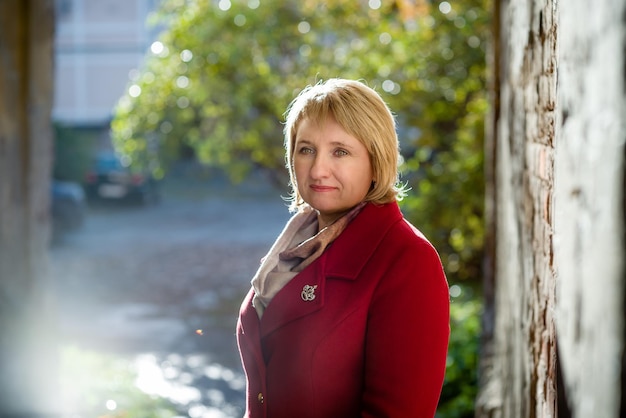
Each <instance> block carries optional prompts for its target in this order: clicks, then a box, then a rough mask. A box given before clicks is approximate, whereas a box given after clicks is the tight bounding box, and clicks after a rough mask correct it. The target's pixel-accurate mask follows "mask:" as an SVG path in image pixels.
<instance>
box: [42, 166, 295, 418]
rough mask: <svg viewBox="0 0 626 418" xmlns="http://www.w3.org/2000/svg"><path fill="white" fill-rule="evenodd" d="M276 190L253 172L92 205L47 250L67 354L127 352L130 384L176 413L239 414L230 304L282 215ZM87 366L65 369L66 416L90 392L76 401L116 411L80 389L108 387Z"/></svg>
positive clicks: (176, 183) (235, 305)
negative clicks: (238, 180) (138, 201)
mask: <svg viewBox="0 0 626 418" xmlns="http://www.w3.org/2000/svg"><path fill="white" fill-rule="evenodd" d="M284 193H285V192H284V191H280V190H278V189H276V188H273V187H271V186H270V185H269V182H268V181H267V180H266V179H264V178H263V177H262V176H260V175H256V176H252V177H251V178H249V179H248V180H246V181H245V182H244V183H242V184H239V185H237V186H233V185H230V184H228V183H225V182H224V181H223V179H216V180H214V181H205V180H203V179H200V180H198V179H195V180H193V181H186V180H184V179H183V180H180V179H178V180H172V181H169V182H167V183H166V185H165V187H164V189H163V197H162V200H161V202H160V203H159V204H156V205H151V206H133V205H125V204H121V205H119V204H99V205H93V206H90V208H89V210H88V213H87V216H86V219H85V224H84V225H83V227H82V228H81V229H80V230H77V231H72V232H71V233H68V234H66V235H64V236H63V237H62V239H61V240H59V242H57V243H55V245H54V246H52V247H51V249H50V254H49V258H50V269H49V270H50V275H51V281H52V284H53V288H54V296H55V298H56V301H57V305H58V318H59V338H60V341H61V345H62V347H63V349H64V350H65V352H66V353H67V352H69V353H71V354H70V355H69V363H70V364H81V362H82V361H83V360H81V359H84V358H85V356H93V355H96V356H102V358H114V359H116V361H117V362H118V363H117V364H119V361H122V362H126V363H125V364H127V365H128V368H127V370H130V372H129V373H132V377H133V385H134V387H135V388H138V389H140V390H141V392H142V393H145V394H148V395H151V396H152V398H165V399H168V400H169V401H170V402H172V403H173V404H174V405H175V406H176V409H177V411H178V415H177V416H188V417H191V418H195V417H201V418H230V417H240V416H242V414H243V409H244V405H245V399H244V389H245V381H244V379H243V374H242V371H241V365H240V362H239V356H238V353H237V347H236V342H235V324H236V319H237V313H238V309H239V306H240V303H241V300H242V299H243V297H244V295H245V293H246V292H247V291H248V289H249V286H250V279H251V277H252V275H253V274H254V272H255V271H256V268H257V267H258V264H259V260H260V259H261V257H263V255H265V253H266V252H267V250H268V249H269V246H270V245H271V243H272V242H273V240H274V238H275V237H276V236H277V235H278V233H279V232H280V230H281V229H282V227H283V225H284V223H285V222H286V220H287V219H288V217H289V213H288V211H287V207H286V204H285V202H284V201H283V200H282V199H281V194H283V195H284ZM66 357H68V356H66ZM67 363H68V360H65V362H64V363H62V370H61V371H62V373H64V372H67V370H65V369H64V367H65V368H70V366H67ZM86 367H87V366H85V367H83V368H85V369H86ZM125 370H126V369H125ZM68 373H69V372H68ZM71 373H76V371H72V372H71ZM124 373H126V372H124ZM85 374H90V375H91V376H90V377H81V379H86V381H88V383H89V384H85V383H84V382H83V384H81V385H76V384H75V383H76V381H77V380H79V379H78V378H76V377H72V378H71V379H69V380H71V382H70V384H69V386H72V384H74V386H76V387H73V388H71V390H70V391H71V392H73V393H72V395H71V396H70V397H71V398H72V399H73V401H72V402H73V405H75V406H69V405H66V407H67V408H68V410H67V414H68V416H70V415H71V416H81V412H80V411H79V410H81V408H82V411H83V412H82V416H88V413H87V412H85V411H87V408H88V407H87V406H85V405H84V403H85V402H86V401H79V400H77V399H83V400H84V399H87V398H89V397H90V396H91V398H94V399H93V400H92V401H90V402H91V403H92V404H94V405H96V406H93V405H91V406H89V408H92V410H93V408H96V407H97V408H103V409H105V408H106V411H109V412H108V413H109V414H111V413H113V412H115V411H118V413H121V411H122V408H123V405H122V404H121V400H118V401H116V400H115V399H108V398H107V399H95V398H97V397H98V396H100V397H102V396H104V395H97V396H96V395H94V394H89V393H85V392H86V391H87V390H88V389H87V388H93V387H100V388H101V387H102V386H105V387H107V385H108V386H110V384H111V382H110V381H108V379H110V375H107V373H105V372H103V371H102V370H100V371H98V372H93V371H92V372H91V373H88V372H85ZM72 376H74V375H72ZM103 376H109V377H103ZM89 379H91V381H89ZM98 379H99V380H100V381H98V382H94V380H98ZM78 386H80V387H78ZM101 392H102V390H100V392H99V393H101ZM111 396H113V395H111ZM120 399H121V398H120ZM81 402H82V404H81ZM66 403H67V404H69V403H70V402H69V401H68V402H66ZM98 405H99V406H98ZM72 408H74V409H72ZM106 411H105V412H106ZM94 413H95V412H94ZM85 414H87V415H85ZM127 416H133V415H132V414H130V415H127ZM136 416H139V415H136ZM142 416H148V415H142Z"/></svg>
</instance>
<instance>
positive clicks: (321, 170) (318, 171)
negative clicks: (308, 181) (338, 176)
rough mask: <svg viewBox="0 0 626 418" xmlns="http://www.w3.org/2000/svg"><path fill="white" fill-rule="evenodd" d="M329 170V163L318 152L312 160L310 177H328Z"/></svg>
mask: <svg viewBox="0 0 626 418" xmlns="http://www.w3.org/2000/svg"><path fill="white" fill-rule="evenodd" d="M329 172H330V165H329V161H327V158H325V157H324V156H322V155H320V154H318V155H316V156H315V159H314V160H313V165H312V166H311V177H312V178H324V177H328V173H329Z"/></svg>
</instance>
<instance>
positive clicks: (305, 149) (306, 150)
mask: <svg viewBox="0 0 626 418" xmlns="http://www.w3.org/2000/svg"><path fill="white" fill-rule="evenodd" d="M298 152H299V153H300V154H313V149H311V148H309V147H302V148H300V149H299V150H298Z"/></svg>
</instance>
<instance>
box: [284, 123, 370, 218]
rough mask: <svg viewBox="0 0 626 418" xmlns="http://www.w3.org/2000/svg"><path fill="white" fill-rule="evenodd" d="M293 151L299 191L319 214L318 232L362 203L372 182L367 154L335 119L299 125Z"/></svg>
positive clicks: (357, 141) (361, 145)
mask: <svg viewBox="0 0 626 418" xmlns="http://www.w3.org/2000/svg"><path fill="white" fill-rule="evenodd" d="M293 152H294V155H293V165H294V172H295V175H296V182H297V184H298V192H299V193H300V195H301V196H302V199H304V201H305V202H306V203H308V204H309V205H310V206H311V207H312V208H314V209H316V210H317V211H318V212H319V216H318V219H319V229H322V228H324V227H325V226H327V225H329V224H330V223H332V222H333V221H335V220H336V219H338V218H339V217H341V215H343V214H344V213H346V212H348V211H349V210H350V209H351V208H353V207H354V206H356V205H357V204H358V203H360V202H362V201H363V199H364V198H365V195H366V194H367V192H368V191H369V189H370V186H371V184H372V180H373V174H372V173H373V172H372V165H371V162H370V157H369V154H368V152H367V149H366V148H365V146H364V145H363V144H362V143H361V142H360V141H359V140H358V139H357V138H355V137H353V136H352V135H350V134H349V133H347V132H346V131H344V130H343V128H342V127H341V125H339V124H338V123H337V121H335V118H333V117H332V116H331V117H329V118H328V119H327V120H326V121H325V122H324V123H322V124H317V123H315V122H313V121H310V120H309V119H304V120H303V121H302V122H300V126H299V127H298V130H297V132H296V141H295V146H294V151H293Z"/></svg>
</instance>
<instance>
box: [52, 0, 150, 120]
mask: <svg viewBox="0 0 626 418" xmlns="http://www.w3.org/2000/svg"><path fill="white" fill-rule="evenodd" d="M159 1H160V0H56V2H55V6H56V35H55V94H54V107H53V112H52V115H53V120H54V121H55V122H57V123H60V124H62V125H65V126H74V127H80V128H87V129H102V130H103V132H108V125H109V122H110V121H111V116H112V111H113V108H114V106H115V104H116V103H117V101H118V100H119V98H120V97H121V96H122V95H123V94H124V90H125V88H127V84H128V80H129V75H130V73H131V71H133V70H136V69H138V68H140V67H141V64H142V60H143V58H144V56H145V53H146V51H148V50H149V48H150V44H151V43H152V42H153V41H154V40H155V39H156V36H157V34H158V30H157V29H156V28H152V27H150V26H149V25H148V23H147V21H146V19H147V17H148V16H149V14H150V13H151V12H153V11H154V10H155V9H156V7H157V5H158V3H159Z"/></svg>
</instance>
